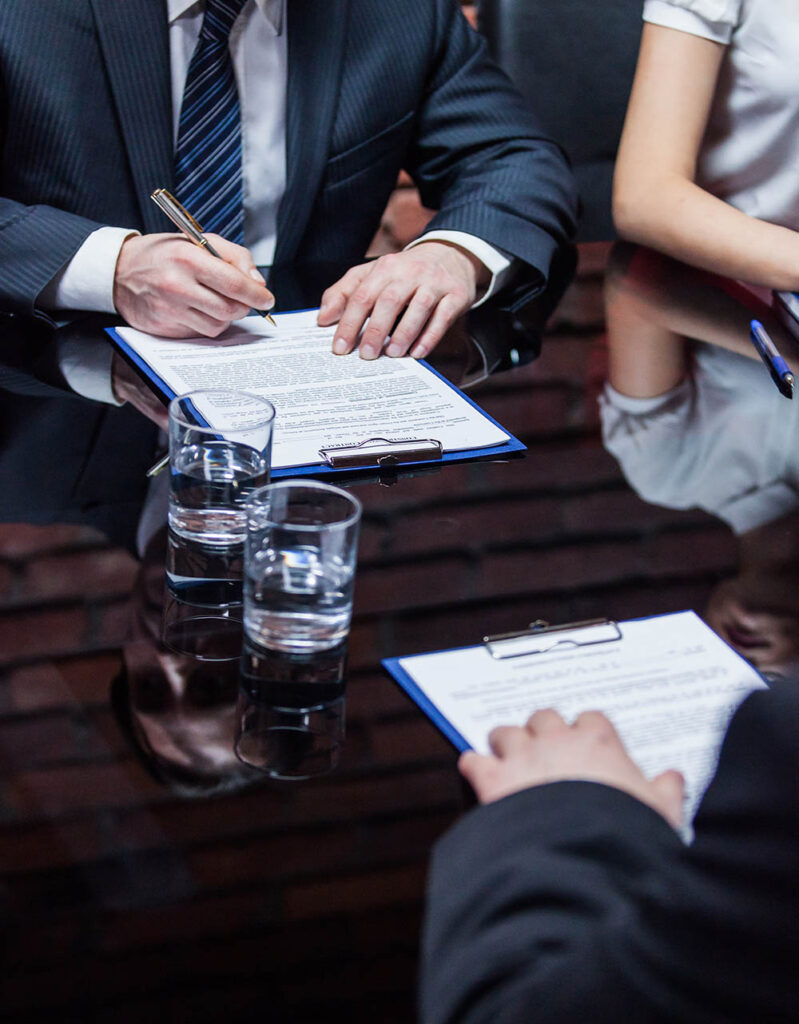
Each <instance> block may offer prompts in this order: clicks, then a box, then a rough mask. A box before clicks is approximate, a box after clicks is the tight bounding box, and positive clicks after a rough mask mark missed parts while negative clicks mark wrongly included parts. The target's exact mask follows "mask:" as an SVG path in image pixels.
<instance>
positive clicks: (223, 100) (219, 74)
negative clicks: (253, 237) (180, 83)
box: [175, 0, 247, 244]
mask: <svg viewBox="0 0 799 1024" xmlns="http://www.w3.org/2000/svg"><path fill="white" fill-rule="evenodd" d="M246 2H247V0H207V3H206V8H205V18H204V19H203V24H202V29H201V30H200V38H199V40H198V41H197V48H196V49H195V51H194V54H193V56H192V58H191V63H190V64H189V70H188V73H187V75H186V87H185V89H184V90H183V102H182V104H181V108H180V122H179V125H178V142H177V148H176V151H175V192H176V194H177V197H178V199H179V200H180V202H181V203H182V204H183V205H184V206H185V207H186V209H187V210H188V211H189V212H190V213H191V214H192V216H193V217H195V218H196V220H198V221H199V222H200V224H201V225H202V226H203V230H205V231H214V232H216V233H217V234H219V235H222V236H223V237H224V238H227V239H229V240H230V241H231V242H238V243H239V244H241V243H242V242H243V240H244V207H243V205H242V183H241V116H240V111H239V94H238V90H237V89H236V79H235V76H234V74H233V62H232V60H231V59H230V49H229V46H228V39H229V36H230V30H231V28H232V27H233V22H234V21H235V20H236V18H237V17H238V16H239V14H240V13H241V9H242V8H243V7H244V4H245V3H246Z"/></svg>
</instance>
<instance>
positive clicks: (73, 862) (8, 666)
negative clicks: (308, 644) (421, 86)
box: [0, 247, 799, 1022]
mask: <svg viewBox="0 0 799 1024" xmlns="http://www.w3.org/2000/svg"><path fill="white" fill-rule="evenodd" d="M607 255H608V254H607V249H606V248H605V247H589V248H586V249H584V250H583V251H582V252H581V268H580V272H579V274H578V278H577V280H576V282H575V284H574V285H573V286H572V287H571V288H570V290H569V291H568V292H567V294H566V296H565V297H564V300H563V302H562V303H561V305H560V307H559V308H558V310H557V311H556V312H555V314H554V315H553V316H552V317H551V319H550V320H549V323H548V326H547V329H546V331H545V336H544V341H543V347H542V350H541V354H540V356H537V347H538V346H537V336H536V331H535V329H534V324H532V326H531V322H529V323H525V322H524V318H523V317H522V318H521V322H520V318H519V316H518V314H508V313H507V311H506V312H504V313H503V312H502V311H498V310H494V311H491V310H489V311H488V312H484V313H483V314H482V315H481V317H479V318H478V319H477V320H476V321H475V320H473V322H472V324H471V326H470V325H469V324H466V325H461V326H460V327H459V329H458V330H456V331H455V332H453V334H452V335H451V336H450V337H449V338H448V339H447V340H446V341H445V342H444V343H443V344H442V346H441V347H440V350H439V351H438V353H437V354H436V357H435V359H434V362H435V363H436V365H438V366H439V368H440V369H441V370H442V372H444V373H445V375H447V376H448V377H449V378H450V379H452V380H454V381H455V382H460V383H466V384H467V385H468V387H469V393H470V395H471V397H472V398H473V399H474V400H475V401H477V402H478V403H479V404H480V405H481V406H482V407H483V408H484V409H485V410H486V411H487V412H489V413H490V414H491V415H492V416H494V417H495V418H496V419H497V420H498V421H499V422H500V423H501V424H502V425H503V426H504V427H505V428H506V429H508V430H509V431H511V432H512V433H513V434H515V435H516V436H517V437H519V438H520V439H521V440H522V441H523V442H524V443H525V444H526V445H527V452H526V453H525V455H524V456H523V457H521V458H514V459H508V460H506V461H492V460H481V461H474V462H464V463H460V464H454V465H447V466H443V467H440V468H437V469H434V470H429V469H422V468H420V469H418V470H416V471H415V472H414V473H412V474H407V475H406V474H398V475H396V476H386V477H383V478H382V479H376V478H375V477H374V476H370V475H369V474H362V475H360V476H358V477H353V478H352V479H350V480H348V481H347V482H346V485H347V486H348V487H351V488H352V490H353V492H354V493H356V494H357V495H358V497H359V498H360V499H361V501H362V502H363V506H364V513H363V522H362V533H361V542H360V549H359V563H358V570H357V576H356V588H355V609H354V618H353V624H352V629H351V633H350V637H349V642H348V644H347V646H346V649H341V650H338V651H333V652H329V653H328V654H327V655H326V656H324V657H320V658H317V659H305V660H303V659H294V660H293V661H292V660H291V659H285V658H283V659H281V658H273V659H271V661H270V659H269V657H267V656H265V655H264V654H263V653H259V652H257V651H252V650H249V651H248V650H244V652H243V653H242V650H241V645H240V640H239V638H238V637H237V636H236V635H233V634H231V631H230V630H229V629H227V627H226V624H225V622H224V621H220V620H217V621H216V622H212V623H211V625H210V628H209V629H208V630H206V631H203V630H202V629H200V630H195V629H194V628H193V627H192V628H189V629H186V630H183V632H181V629H180V627H181V623H180V622H178V626H177V627H176V629H177V632H174V631H173V633H172V634H171V636H172V642H171V643H165V642H164V633H163V630H164V623H165V622H167V621H168V622H171V623H172V625H173V626H174V624H175V622H177V621H178V620H177V619H175V618H174V617H173V618H172V619H171V620H170V618H169V616H170V614H172V613H171V612H170V609H169V607H168V602H169V598H168V595H166V598H165V590H164V576H163V550H164V549H163V544H164V530H163V527H162V526H160V525H159V523H158V522H157V521H155V522H154V523H153V524H152V525H151V528H150V529H149V531H148V532H147V535H146V543H145V544H144V545H142V544H141V543H140V544H139V546H138V547H137V544H136V531H137V528H138V527H140V520H141V514H142V510H143V508H144V504H145V497H146V494H145V487H144V478H143V470H144V469H145V468H146V466H147V465H148V464H149V461H151V459H152V455H153V451H154V446H155V444H156V437H155V434H154V428H151V426H150V425H149V424H148V423H147V421H146V420H145V418H144V417H143V416H141V414H140V413H139V412H137V411H136V410H135V409H132V408H130V407H129V406H126V407H123V408H121V409H115V408H111V407H107V406H100V405H99V404H98V403H96V402H90V401H88V400H85V399H82V398H79V397H75V396H72V395H68V394H66V393H65V392H64V391H63V381H61V380H60V379H59V374H58V369H57V359H56V360H54V358H53V354H52V351H51V344H52V337H48V336H47V332H48V331H49V327H48V326H47V325H42V327H41V329H40V330H41V337H39V336H38V334H37V331H39V328H32V327H31V325H26V327H25V329H24V330H23V329H22V328H21V327H20V326H19V325H16V324H15V325H6V327H7V330H6V344H5V356H6V358H5V364H4V370H3V374H4V376H3V377H2V380H3V382H4V384H5V387H6V390H5V391H4V392H3V393H2V403H3V408H2V414H0V421H1V422H2V427H3V435H2V451H1V452H0V486H1V492H0V516H1V517H2V520H3V522H2V523H0V594H2V605H0V775H1V778H0V814H1V815H2V817H1V818H0V865H1V868H2V879H3V880H2V888H0V899H2V911H3V921H4V943H3V957H4V974H5V985H4V995H3V1007H4V1011H5V1012H6V1013H7V1014H8V1015H9V1017H10V1018H11V1019H14V1020H19V1021H23V1020H24V1021H38V1020H42V1021H44V1020H48V1021H49V1020H54V1019H56V1020H62V1021H64V1020H70V1021H71V1020H81V1021H129V1020H130V1021H133V1020H136V1021H139V1020H141V1019H149V1020H155V1021H169V1022H172V1021H176V1022H182V1021H187V1022H188V1021H206V1020H208V1021H210V1020H215V1021H216V1020H221V1019H229V1020H235V1019H240V1020H245V1021H255V1020H259V1021H260V1020H269V1021H306V1020H308V1021H310V1020H315V1019H317V1018H318V1017H319V1016H320V1014H323V1013H324V1014H326V1015H329V1014H332V1013H334V1012H343V1013H346V1015H347V1018H348V1019H349V1020H351V1021H364V1022H366V1021H369V1022H374V1021H380V1022H394V1021H397V1022H399V1021H403V1022H407V1021H410V1020H413V1019H414V1000H415V980H416V968H417V948H418V939H419V927H420V922H421V914H422V908H423V899H424V883H425V875H426V868H427V859H428V856H429V852H430V849H431V846H432V844H433V843H434V842H435V840H436V838H437V837H438V836H439V835H441V834H442V833H443V831H444V830H445V829H446V828H447V827H448V826H449V825H450V824H451V823H452V822H453V821H454V820H455V819H456V818H457V817H458V815H459V814H461V813H463V811H464V810H465V809H467V808H468V806H469V804H470V797H469V795H468V793H467V792H466V790H465V788H464V787H463V786H462V784H461V783H460V781H459V776H458V774H457V771H456V767H455V763H456V753H455V751H454V750H453V748H452V747H451V746H450V745H449V743H448V742H447V741H446V740H444V739H443V737H442V736H441V735H440V734H439V733H438V732H437V731H436V729H435V728H434V727H433V725H431V724H430V722H429V721H428V720H427V719H426V718H425V716H424V715H423V714H422V713H421V712H420V711H419V710H418V709H417V708H416V706H415V705H413V704H412V703H411V702H410V701H409V700H408V699H407V698H406V697H405V695H404V694H403V693H402V692H401V691H400V690H399V689H398V688H397V687H396V685H395V684H394V683H393V682H392V681H391V680H390V678H389V677H388V676H387V675H386V674H385V672H384V671H383V669H382V668H381V665H380V661H381V659H382V658H384V657H388V656H392V655H402V654H410V653H416V652H420V651H426V650H433V649H437V648H445V647H453V646H458V645H466V644H473V643H477V642H479V641H480V640H481V638H482V637H483V636H484V635H486V634H491V633H498V632H504V631H507V630H512V629H516V628H520V627H523V626H525V625H526V624H527V623H529V622H531V621H533V620H535V619H544V620H548V621H550V622H553V623H555V622H567V621H571V620H575V619H586V618H592V617H597V616H608V617H611V618H618V619H626V618H631V617H636V616H641V615H651V614H656V613H659V612H667V611H675V610H679V609H683V608H693V609H695V610H696V611H697V612H698V613H699V614H700V615H702V616H704V617H706V618H707V619H708V621H710V623H711V625H713V627H714V628H716V629H717V630H718V631H719V632H720V633H721V634H722V635H723V636H724V637H725V638H726V639H727V640H729V641H730V642H731V643H732V644H733V645H734V646H736V647H738V649H739V650H741V651H742V653H744V655H745V656H747V657H749V658H751V660H752V661H753V662H754V663H755V664H756V665H758V667H760V668H761V669H763V670H766V671H768V672H787V671H790V669H791V668H792V667H793V663H794V661H795V660H796V657H797V652H799V631H798V630H797V625H799V598H797V593H799V590H798V589H797V587H796V585H795V580H796V565H797V558H799V532H798V531H797V526H798V525H799V517H797V515H796V507H797V500H796V495H797V487H799V483H798V482H797V472H796V456H795V454H794V453H795V452H796V450H797V444H796V413H795V411H794V410H795V408H797V406H795V403H794V402H793V401H790V400H788V399H786V398H784V397H783V396H782V395H780V394H779V392H778V391H777V389H776V387H775V386H774V385H773V383H772V382H771V379H770V378H769V376H768V374H767V372H766V370H765V368H764V367H763V365H762V364H761V363H760V361H759V360H758V358H757V355H756V353H755V352H754V349H752V347H751V345H750V344H749V341H748V323H749V319H750V318H751V316H753V315H758V316H759V317H760V319H762V320H763V322H764V323H765V324H766V325H767V327H768V328H769V330H770V331H771V332H772V333H773V337H774V338H775V340H776V341H777V342H778V345H779V346H780V347H781V348H782V349H783V354H785V355H786V357H788V358H789V359H792V358H793V356H792V352H791V351H790V350H789V349H790V346H792V345H794V343H793V342H792V341H791V339H790V338H789V336H788V335H787V334H786V333H785V332H784V331H782V329H781V328H780V325H779V324H778V323H777V321H776V320H775V318H774V317H773V316H772V315H771V313H770V312H769V308H768V307H769V302H770V297H769V296H759V295H756V294H752V293H750V292H743V291H741V290H740V289H739V288H737V287H733V286H731V285H730V284H729V283H727V282H719V281H714V280H712V279H709V278H707V277H705V276H702V275H699V274H696V273H695V272H693V271H689V270H687V269H686V268H681V267H677V266H675V265H673V264H671V263H669V262H668V261H664V260H661V259H659V258H657V257H654V256H652V255H651V254H648V253H644V252H634V251H632V250H625V249H622V248H620V249H617V250H616V251H615V252H614V253H613V254H612V256H611V258H610V262H609V263H608V262H607ZM603 288H604V289H605V291H606V294H607V299H608V312H607V316H606V315H605V312H604V308H603V303H602V293H603ZM277 290H278V289H277V288H276V291H277ZM292 299H293V296H292ZM292 299H289V300H288V303H287V304H291V305H296V303H295V302H293V301H292ZM89 333H90V332H89ZM474 338H477V339H478V340H479V341H480V346H479V347H476V346H475V344H474V340H473V339H474ZM794 362H796V360H794ZM609 375H610V381H608V376H609ZM109 452H111V453H115V454H114V455H113V457H111V458H109V454H108V453H109ZM139 539H140V541H141V531H140V537H139ZM234 634H235V630H234ZM176 638H177V639H176ZM311 690H312V691H313V692H314V693H315V695H316V696H315V698H314V701H315V702H314V701H311V699H310V698H309V697H308V693H309V692H310V691H311ZM320 694H321V695H322V696H321V698H320V697H319V695H320ZM311 705H313V707H314V709H315V710H314V715H315V718H314V722H315V726H314V728H316V729H317V733H318V736H317V740H318V737H319V736H322V737H326V739H324V740H322V741H318V742H317V741H310V740H308V735H307V733H306V734H305V735H303V726H302V723H303V721H304V722H305V724H306V726H307V725H308V722H309V721H310V719H309V714H308V708H309V707H310V706H311ZM276 709H277V710H276ZM276 714H278V715H282V716H284V718H285V719H286V721H291V722H293V723H294V725H295V726H297V729H296V732H295V734H288V733H287V734H286V735H287V736H288V739H286V742H285V743H278V745H277V746H275V745H272V746H271V747H269V749H266V748H264V746H263V745H260V746H259V743H258V735H259V730H263V723H264V722H267V721H274V716H275V715H276ZM292 716H293V717H292ZM303 716H304V717H303ZM242 736H245V738H246V737H249V738H250V739H252V737H253V736H254V737H255V739H253V740H252V743H251V744H250V746H247V745H246V744H244V745H242V743H241V739H242ZM237 752H238V753H237ZM259 759H260V762H259ZM266 760H268V762H269V764H270V765H271V766H272V768H273V769H274V767H275V766H276V765H277V770H276V771H274V772H273V774H277V775H281V774H282V775H285V776H288V777H287V778H273V777H269V776H268V775H267V774H265V772H264V771H263V770H262V768H263V763H264V762H265V761H266ZM294 776H296V777H294ZM458 882H459V880H458V879H453V884H458Z"/></svg>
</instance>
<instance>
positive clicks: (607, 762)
mask: <svg viewBox="0 0 799 1024" xmlns="http://www.w3.org/2000/svg"><path fill="white" fill-rule="evenodd" d="M488 741H489V744H490V746H491V750H492V751H493V754H489V755H481V754H476V753H475V752H474V751H471V750H470V751H467V752H466V753H465V754H462V755H461V757H460V760H459V761H458V768H459V769H460V771H461V774H462V775H463V776H464V777H465V778H466V779H467V781H468V782H469V783H470V784H471V786H472V788H473V789H474V791H475V793H476V794H477V797H478V799H479V800H480V803H483V804H486V803H491V802H492V801H494V800H499V799H500V798H501V797H503V796H508V795H509V794H511V793H516V792H518V791H519V790H522V789H527V788H528V787H529V786H539V785H542V784H543V783H546V782H562V781H564V780H577V781H585V782H601V783H604V784H605V785H606V786H614V787H615V788H616V789H622V790H624V791H625V792H626V793H629V794H630V795H631V796H634V797H636V799H638V800H641V801H642V802H643V803H645V804H648V805H649V806H650V807H651V808H653V809H654V810H656V811H657V812H658V814H661V815H663V817H664V818H665V819H666V821H668V822H669V824H670V825H672V826H673V827H674V828H678V827H679V825H680V822H681V821H682V801H683V792H684V786H685V783H684V780H683V777H682V775H680V773H679V772H677V771H667V772H663V773H662V774H661V775H658V776H657V777H656V778H654V779H651V780H650V779H647V778H646V776H645V775H644V774H643V772H642V771H641V770H640V768H639V767H638V766H637V765H636V764H635V762H634V761H633V760H632V759H631V758H630V757H629V755H628V754H627V751H626V750H625V749H624V745H623V744H622V742H621V740H620V739H619V735H618V733H617V732H616V730H615V729H614V728H613V726H612V725H611V723H610V721H609V720H608V719H607V718H606V717H605V716H604V715H603V714H601V713H600V712H599V711H586V712H584V713H583V714H582V715H580V716H579V717H578V718H577V719H575V721H574V724H573V725H567V723H566V722H564V720H563V719H562V718H561V716H560V715H559V714H558V713H557V711H553V710H551V709H548V710H546V711H536V713H535V714H534V715H532V716H531V717H530V718H529V719H528V720H527V724H526V725H525V726H524V728H519V727H518V726H500V727H499V728H497V729H492V730H491V733H490V734H489V737H488Z"/></svg>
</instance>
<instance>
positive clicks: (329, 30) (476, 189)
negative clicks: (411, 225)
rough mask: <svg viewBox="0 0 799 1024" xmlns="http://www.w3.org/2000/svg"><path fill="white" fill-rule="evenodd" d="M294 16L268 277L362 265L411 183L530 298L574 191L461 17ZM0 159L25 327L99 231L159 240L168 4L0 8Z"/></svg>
mask: <svg viewBox="0 0 799 1024" xmlns="http://www.w3.org/2000/svg"><path fill="white" fill-rule="evenodd" d="M287 6H288V10H287V16H288V43H289V78H288V111H287V117H288V124H287V164H288V167H287V189H286V194H285V197H284V200H283V202H282V204H281V207H280V211H279V217H278V229H277V250H276V254H275V262H276V263H290V262H311V261H320V260H332V261H342V262H344V261H348V262H357V261H359V260H360V259H361V258H362V257H363V254H364V251H365V249H366V247H367V246H368V244H369V241H370V240H371V238H372V236H373V234H374V231H375V230H376V228H377V226H378V223H379V219H380V216H381V214H382V211H383V209H384V207H385V204H386V201H387V199H388V197H389V195H390V193H391V191H392V189H393V187H394V185H395V182H396V177H397V173H398V172H399V170H400V169H402V168H405V169H407V170H408V171H409V172H410V173H411V175H412V176H413V177H414V179H415V181H416V182H417V184H418V186H419V188H420V190H421V195H422V199H423V201H424V203H425V205H427V206H430V207H432V208H434V209H437V210H438V211H439V212H438V214H437V215H436V217H435V219H434V221H433V226H434V227H439V228H450V229H455V230H462V231H468V232H471V233H472V234H474V235H476V236H478V237H481V238H484V239H485V240H486V241H488V242H490V243H492V244H493V245H495V246H498V247H500V248H502V249H504V250H505V251H507V252H509V253H511V254H512V255H514V256H516V257H518V258H520V259H521V260H522V261H523V262H524V263H525V264H526V265H527V268H528V273H527V275H526V278H525V281H524V284H525V286H526V288H527V291H528V294H529V293H531V292H532V291H533V290H535V289H538V288H541V287H542V286H543V285H544V283H545V281H546V278H547V274H548V273H549V270H550V265H551V263H552V260H553V257H554V256H555V255H556V253H557V252H558V250H559V249H560V248H562V247H563V246H564V245H566V244H567V242H568V239H569V238H570V237H571V234H572V231H573V222H574V217H575V210H576V201H575V196H574V191H573V185H572V179H571V174H570V172H569V170H568V168H567V165H566V162H565V160H564V158H563V156H562V154H561V152H560V150H559V149H558V148H557V147H556V146H555V145H554V144H553V143H552V142H551V141H549V140H548V139H547V138H546V137H545V136H544V135H543V133H542V131H541V130H540V129H539V128H538V127H537V125H536V123H535V121H534V119H533V118H532V116H531V115H530V113H529V112H528V110H527V108H526V107H525V106H524V104H523V102H522V100H521V99H520V98H519V96H518V95H517V94H516V92H515V91H514V90H513V88H512V87H511V85H510V84H509V82H508V80H507V79H506V78H505V76H504V75H503V74H502V72H500V71H499V70H498V69H497V68H496V67H495V66H494V65H493V64H492V63H491V62H490V60H489V59H488V58H487V56H486V53H485V46H484V44H483V42H482V39H481V38H480V37H479V36H478V35H477V34H476V33H474V32H473V31H472V30H471V29H470V28H469V27H468V25H467V23H466V21H465V19H464V18H463V17H462V15H461V13H460V11H459V6H458V4H457V2H456V0H413V2H412V3H408V4H402V5H398V4H391V3H388V2H387V0H288V5H287ZM265 101H266V102H268V98H266V100H265ZM0 146H1V147H2V154H1V160H2V162H1V163H0V197H1V198H0V312H7V313H8V312H13V313H18V314H30V313H31V312H32V311H33V310H34V308H35V302H36V297H37V295H38V294H39V292H40V291H41V289H42V288H43V287H44V286H45V285H46V284H47V283H48V282H49V281H50V279H51V278H52V277H53V275H54V274H55V273H56V272H57V271H58V270H59V269H60V268H61V267H62V266H63V265H64V263H66V262H67V261H68V260H69V259H70V258H71V257H72V255H73V254H74V253H75V252H76V251H77V249H78V248H79V247H80V245H81V244H82V242H83V241H84V240H85V238H86V237H87V236H88V235H89V234H90V233H91V232H92V231H93V230H94V229H95V228H97V227H98V226H100V225H104V224H113V225H117V226H120V227H131V228H137V229H139V230H142V231H162V230H165V228H166V224H165V222H164V221H163V217H162V215H161V214H160V212H159V211H158V210H157V209H156V208H155V206H154V205H153V204H152V203H151V202H150V201H149V198H148V197H149V194H150V192H151V191H152V189H153V188H155V187H157V186H161V185H163V186H167V187H170V185H171V182H172V179H173V161H172V155H173V154H172V128H171V98H170V85H169V59H168V35H167V22H166V4H165V2H164V0H57V2H54V0H2V3H0Z"/></svg>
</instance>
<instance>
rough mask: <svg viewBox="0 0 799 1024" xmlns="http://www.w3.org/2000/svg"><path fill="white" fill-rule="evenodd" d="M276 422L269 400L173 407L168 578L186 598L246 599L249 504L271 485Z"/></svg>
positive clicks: (234, 396)
mask: <svg viewBox="0 0 799 1024" xmlns="http://www.w3.org/2000/svg"><path fill="white" fill-rule="evenodd" d="M274 416H275V410H274V408H273V406H272V405H271V403H270V402H267V401H266V399H263V398H258V397H256V396H254V395H247V394H243V393H242V392H237V391H225V390H205V391H192V392H189V393H188V394H186V395H180V396H178V397H177V398H174V399H173V400H172V402H171V403H170V406H169V463H170V471H171V481H170V483H171V486H170V493H169V545H168V552H167V577H168V579H169V583H170V587H171V588H172V590H173V591H174V592H175V593H177V594H179V595H181V596H182V597H183V598H184V599H186V600H189V601H191V602H194V603H202V604H221V603H223V602H225V601H231V600H241V574H242V561H241V559H242V554H243V548H244V536H245V533H246V514H245V511H244V502H245V500H246V498H247V495H248V494H249V493H250V492H251V491H252V490H254V489H255V488H257V487H260V486H262V485H263V484H266V483H267V482H268V481H269V469H270V458H271V449H272V424H273V421H274Z"/></svg>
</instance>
